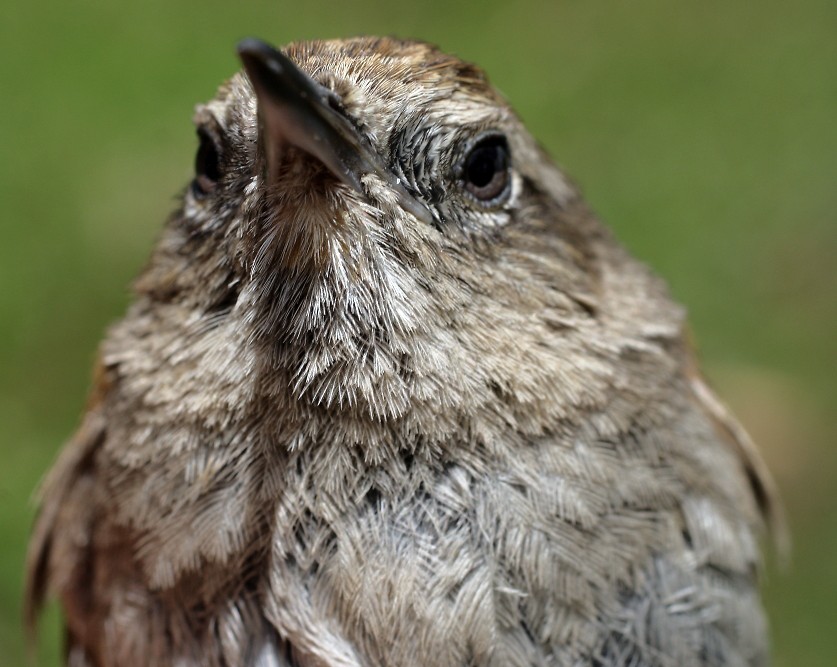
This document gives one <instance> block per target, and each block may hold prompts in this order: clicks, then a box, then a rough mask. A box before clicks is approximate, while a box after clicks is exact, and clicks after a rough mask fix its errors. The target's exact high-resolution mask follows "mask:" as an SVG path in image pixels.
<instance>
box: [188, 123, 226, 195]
mask: <svg viewBox="0 0 837 667" xmlns="http://www.w3.org/2000/svg"><path fill="white" fill-rule="evenodd" d="M198 140H199V141H200V145H199V146H198V153H197V155H195V179H194V180H193V181H192V193H193V194H194V195H195V197H197V198H199V199H200V198H202V197H206V196H207V195H208V194H210V193H211V192H212V191H213V190H214V189H215V188H216V187H217V186H218V179H220V178H221V166H220V158H219V155H218V147H217V146H216V145H215V141H214V140H213V138H212V137H211V136H210V135H209V133H208V132H206V131H205V130H198Z"/></svg>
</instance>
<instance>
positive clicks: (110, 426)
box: [25, 37, 781, 667]
mask: <svg viewBox="0 0 837 667" xmlns="http://www.w3.org/2000/svg"><path fill="white" fill-rule="evenodd" d="M237 54H238V57H239V58H240V61H241V63H242V66H243V69H242V70H241V71H239V72H238V73H236V74H235V75H234V76H233V77H232V78H231V79H229V80H228V81H227V82H226V83H224V84H223V85H222V86H221V88H220V89H219V91H218V93H217V96H216V97H215V98H214V99H212V100H211V101H209V102H208V103H206V104H203V105H200V106H198V107H197V108H196V111H195V114H194V123H195V127H196V131H197V152H196V157H195V172H194V177H193V179H192V181H191V183H190V184H189V185H188V186H187V187H186V188H185V189H184V190H183V191H182V194H181V196H180V198H179V200H178V204H177V208H176V210H175V212H174V213H173V214H172V215H171V216H170V218H169V219H168V221H167V222H166V223H165V226H164V228H163V231H162V233H161V236H160V237H159V239H158V240H157V242H156V245H155V247H154V248H153V251H152V253H151V257H150V260H149V261H148V263H147V265H146V266H145V268H144V269H143V270H142V271H141V273H140V275H139V277H138V278H137V279H136V281H135V283H134V284H133V302H132V303H131V305H130V306H129V307H128V309H127V312H126V314H125V315H124V317H123V318H122V319H121V320H120V321H118V322H116V323H115V324H114V325H112V326H111V327H110V328H109V330H108V332H107V334H106V336H105V338H104V340H103V342H102V344H101V346H100V349H99V352H98V356H97V361H96V364H95V369H94V373H93V380H92V389H91V391H90V395H89V399H88V402H87V405H86V408H85V411H84V414H83V417H82V419H81V423H80V426H79V428H78V430H77V432H76V433H75V435H74V436H73V437H72V438H71V439H70V440H69V442H68V443H67V444H66V445H65V446H64V448H63V449H62V451H61V452H60V454H59V456H58V458H57V461H56V462H55V464H54V466H53V467H52V469H51V470H50V471H49V473H48V474H47V476H46V477H45V479H44V481H43V483H42V485H41V488H40V491H39V495H38V498H39V500H38V503H39V510H38V514H37V516H36V519H35V523H34V526H33V529H32V535H31V538H30V544H29V551H28V555H27V584H26V592H25V617H26V624H27V627H28V628H29V629H30V631H31V632H32V633H34V632H35V629H36V625H37V618H38V615H39V612H40V610H41V609H42V607H43V605H44V603H45V601H46V600H47V599H48V598H51V597H54V598H56V599H57V600H58V602H59V604H60V608H61V611H62V615H63V619H64V620H63V624H64V636H65V653H64V660H65V661H66V664H67V665H70V666H72V667H109V666H113V665H119V666H120V667H126V666H127V667H131V666H137V665H157V666H168V665H171V666H174V665H177V666H178V667H193V666H195V667H196V666H199V665H200V666H203V667H232V666H239V665H240V666H248V667H280V666H281V667H290V666H295V667H315V666H316V667H326V666H335V667H336V666H340V667H361V666H363V667H373V666H375V667H377V666H412V665H427V666H432V667H449V666H451V667H452V666H457V667H464V666H468V665H474V666H476V665H490V666H497V665H503V666H523V665H555V666H565V665H566V666H570V665H572V666H577V665H592V666H595V667H628V666H631V667H652V666H653V667H666V666H674V665H676V666H679V667H689V666H697V665H702V666H710V667H719V666H721V665H735V666H744V665H748V666H751V665H766V664H768V661H769V647H768V630H767V622H766V617H765V612H764V608H763V604H762V601H761V597H760V592H759V579H760V576H761V575H760V572H761V570H762V565H761V563H762V561H763V555H762V550H763V542H764V539H763V538H764V537H765V536H766V535H768V534H769V533H771V532H773V531H775V529H776V526H777V525H780V523H781V507H780V503H779V499H778V496H777V492H776V489H775V485H774V483H773V481H772V480H771V477H770V474H769V472H768V470H767V468H766V465H765V463H764V461H763V459H762V457H761V455H760V454H759V452H758V450H757V448H756V447H755V445H754V443H753V442H752V441H751V439H750V438H749V436H748V435H747V433H746V432H745V430H744V429H743V428H742V426H741V425H740V424H739V422H738V421H736V419H735V417H734V416H733V415H732V414H731V413H730V411H729V410H728V409H727V408H726V407H725V405H724V404H723V403H722V402H721V401H720V399H719V398H718V397H717V396H716V395H715V393H714V391H713V390H712V389H711V388H710V386H709V384H708V383H707V381H706V380H705V379H704V377H703V375H702V373H701V370H700V367H699V363H698V360H697V355H696V353H695V350H694V347H693V345H692V342H691V339H690V334H689V330H688V324H687V320H686V314H685V310H684V308H683V307H682V306H681V305H679V304H678V303H676V302H675V301H674V300H673V299H672V297H671V296H670V295H669V292H668V289H667V287H666V285H665V284H664V282H663V281H662V279H661V278H659V277H657V276H656V275H655V274H654V273H653V272H652V271H651V270H650V269H649V268H647V267H646V266H645V265H644V264H642V263H641V262H640V261H638V260H636V259H634V258H633V257H632V256H631V255H630V254H629V253H628V251H627V250H626V249H624V248H623V246H622V245H620V243H619V242H618V241H617V240H616V238H615V236H614V234H613V232H612V231H610V230H609V228H608V227H606V226H605V225H604V224H603V223H602V222H601V221H600V220H599V219H598V217H597V216H596V215H595V214H594V213H593V212H592V210H591V208H590V207H589V206H588V204H587V203H586V202H585V199H584V197H583V195H582V194H581V192H580V190H579V188H578V187H577V186H576V185H575V184H574V183H573V181H571V180H570V178H569V177H568V176H567V175H566V174H565V172H564V171H563V169H562V168H560V167H558V166H556V164H555V163H554V162H553V161H552V159H551V158H550V157H549V156H548V154H547V152H546V151H545V150H544V149H543V148H542V147H541V145H540V144H539V143H538V142H537V141H536V140H535V139H534V138H533V137H532V136H531V134H530V133H529V132H528V131H527V129H526V127H525V126H524V124H523V122H522V120H521V119H520V117H519V116H518V115H517V113H516V112H515V111H513V110H512V108H511V107H510V105H509V103H508V102H507V101H506V100H505V99H504V98H503V97H502V96H501V95H500V93H498V92H497V90H496V89H495V88H494V87H492V85H491V83H490V82H489V80H488V78H487V76H486V74H485V73H484V72H483V71H482V70H481V69H480V68H479V67H477V66H476V65H473V64H470V63H468V62H465V61H463V60H460V59H459V58H457V57H455V56H452V55H448V54H447V53H445V52H443V51H441V50H439V49H438V48H437V47H435V46H432V45H429V44H427V43H424V42H418V41H406V40H400V39H397V38H377V37H358V38H351V39H343V40H323V41H307V42H298V43H292V44H290V45H288V46H286V47H284V48H282V49H276V48H274V47H273V46H271V45H269V44H268V43H266V42H263V41H260V40H258V39H254V38H248V39H245V40H243V41H242V42H240V43H239V44H238V47H237Z"/></svg>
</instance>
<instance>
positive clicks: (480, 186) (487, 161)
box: [461, 137, 511, 204]
mask: <svg viewBox="0 0 837 667" xmlns="http://www.w3.org/2000/svg"><path fill="white" fill-rule="evenodd" d="M461 178H462V182H463V183H464V185H465V189H466V190H467V191H468V192H470V193H471V194H472V195H473V196H474V197H475V198H476V199H477V200H478V201H480V202H481V203H484V204H497V203H499V200H500V199H502V198H503V196H504V195H505V194H506V193H507V192H508V190H509V183H510V182H511V178H510V175H509V149H508V145H507V144H506V140H505V139H504V138H503V137H488V138H486V139H483V140H482V141H480V142H479V143H478V144H477V145H476V146H474V147H473V148H472V149H471V152H470V153H468V155H467V156H466V157H465V161H464V162H463V164H462V177H461Z"/></svg>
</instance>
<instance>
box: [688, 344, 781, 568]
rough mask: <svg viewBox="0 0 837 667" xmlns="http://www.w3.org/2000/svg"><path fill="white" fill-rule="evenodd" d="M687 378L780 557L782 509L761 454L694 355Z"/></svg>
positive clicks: (689, 364)
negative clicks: (727, 449) (745, 483)
mask: <svg viewBox="0 0 837 667" xmlns="http://www.w3.org/2000/svg"><path fill="white" fill-rule="evenodd" d="M686 377H687V379H688V380H689V384H690V386H691V389H692V394H693V396H694V399H695V401H696V403H697V404H698V406H699V407H700V409H701V410H702V411H703V412H704V413H705V414H706V415H707V416H708V417H709V418H710V419H711V421H712V422H713V424H714V425H715V429H716V431H717V432H718V434H719V435H720V436H721V438H722V439H723V441H724V442H726V443H727V444H728V445H729V447H730V448H731V449H732V451H734V452H735V453H736V455H737V457H738V459H739V461H740V462H741V465H742V467H743V469H744V473H745V476H746V478H747V481H748V482H749V484H750V489H751V490H752V492H753V497H754V498H755V500H756V503H757V505H758V507H759V510H760V511H761V514H762V517H763V518H764V521H765V523H766V525H767V526H768V528H769V529H770V532H771V536H772V538H773V540H774V542H775V544H776V547H777V549H778V552H779V554H780V555H781V556H785V555H786V554H787V553H788V550H789V544H790V538H789V536H788V531H787V525H786V523H785V515H784V509H783V507H782V502H781V500H780V498H779V493H778V490H777V488H776V484H775V482H774V481H773V477H772V476H771V474H770V471H769V470H768V469H767V465H766V464H765V462H764V459H762V457H761V453H760V452H759V450H758V447H756V445H755V443H754V442H753V440H752V438H750V435H749V434H748V433H747V431H746V430H745V429H744V427H743V426H742V425H741V423H740V422H739V421H738V420H737V419H736V418H735V417H734V416H733V415H732V413H731V412H730V411H729V410H728V409H727V407H726V406H725V405H724V404H723V402H722V401H721V400H720V399H719V398H718V397H717V396H716V395H715V392H714V391H712V389H711V388H710V387H709V385H708V384H707V382H706V380H704V378H703V376H702V375H701V373H700V371H699V370H698V366H697V363H696V361H695V357H694V354H693V353H692V354H691V355H690V359H689V362H688V365H687V368H686Z"/></svg>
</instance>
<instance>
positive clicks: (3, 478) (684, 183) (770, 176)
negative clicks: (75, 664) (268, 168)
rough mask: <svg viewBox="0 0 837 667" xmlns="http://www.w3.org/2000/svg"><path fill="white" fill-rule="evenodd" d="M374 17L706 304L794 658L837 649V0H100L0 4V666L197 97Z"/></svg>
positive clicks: (189, 144)
mask: <svg viewBox="0 0 837 667" xmlns="http://www.w3.org/2000/svg"><path fill="white" fill-rule="evenodd" d="M362 33H365V34H375V33H384V34H397V35H400V36H412V37H420V38H423V39H426V40H429V41H433V42H436V43H439V44H440V45H441V46H443V47H444V48H446V49H448V50H450V51H453V52H455V53H458V54H459V55H461V56H463V57H465V58H467V59H470V60H473V61H475V62H478V63H480V64H481V65H482V66H484V67H485V69H486V70H487V71H488V72H489V73H490V74H491V76H492V79H493V81H494V82H495V83H496V84H497V85H498V86H499V88H500V89H501V90H503V91H504V93H505V94H506V96H507V97H508V98H509V99H510V100H511V101H512V102H513V104H514V105H515V107H516V108H517V109H518V111H519V112H520V113H521V115H522V116H523V117H524V119H526V120H527V122H528V124H529V126H530V129H531V130H532V131H533V133H534V134H535V135H536V136H538V137H539V138H540V139H541V140H542V141H543V143H544V144H545V145H546V146H547V147H548V148H549V149H550V150H551V152H552V153H553V155H554V156H555V157H556V159H557V160H558V161H559V162H561V163H562V164H564V165H566V166H567V168H568V170H569V172H570V173H571V174H572V175H573V176H574V178H575V179H576V180H577V181H578V182H580V183H581V184H582V185H583V186H584V189H585V191H586V193H587V195H588V198H589V199H590V200H591V201H592V202H593V204H594V206H595V207H596V208H597V210H598V211H599V212H600V213H601V214H602V216H603V217H604V218H605V219H606V220H607V221H608V222H609V223H610V224H611V225H612V226H613V227H614V228H615V229H616V231H617V233H618V234H619V236H620V237H621V238H622V239H623V240H624V241H625V243H626V244H627V245H628V246H629V247H631V248H632V250H633V251H634V252H635V253H636V254H638V255H639V256H640V257H642V258H643V259H645V260H646V261H647V262H648V263H649V264H651V265H652V266H654V267H655V268H656V269H657V270H658V271H659V272H660V273H662V274H663V275H664V276H665V277H666V278H667V279H668V281H669V282H670V284H671V286H672V289H673V291H674V293H675V294H676V295H677V297H678V298H679V299H680V300H682V301H683V302H685V303H686V304H688V306H689V308H690V312H691V320H692V325H693V327H694V330H695V332H696V336H697V338H698V340H699V342H700V343H701V347H702V354H703V357H704V360H705V362H706V365H707V367H708V369H709V371H710V375H711V376H712V377H713V379H714V380H715V383H716V384H717V385H718V386H719V388H720V390H721V393H722V394H724V395H725V397H726V398H727V399H728V400H729V402H730V403H731V404H732V405H733V407H734V408H735V409H736V411H738V412H739V413H740V414H741V416H742V418H743V419H744V421H745V422H746V423H747V426H748V427H749V428H750V429H751V431H753V433H754V435H755V436H756V438H757V440H759V441H760V443H761V444H762V447H763V448H764V449H765V451H766V455H767V456H768V459H769V462H770V464H771V467H772V469H773V470H774V471H775V473H776V476H777V478H778V479H779V483H780V485H781V486H782V490H783V494H784V496H785V499H786V502H787V505H788V510H789V514H790V518H791V525H792V530H793V535H794V545H795V546H794V554H793V561H792V565H791V568H790V569H789V571H788V572H787V573H780V572H776V571H775V570H774V569H771V570H769V572H768V577H767V581H766V586H765V595H766V599H767V603H768V606H769V611H770V615H771V622H772V627H773V635H774V643H775V654H776V660H775V662H776V664H777V665H786V666H789V665H832V664H834V657H833V656H834V655H835V654H837V637H835V635H834V632H833V630H832V627H833V625H834V622H835V620H837V612H836V611H835V594H837V568H835V567H834V566H833V564H832V558H833V554H834V553H835V552H837V520H835V518H834V517H835V515H837V514H835V510H837V504H836V503H835V500H837V491H835V489H837V465H836V464H837V457H836V456H835V453H834V447H833V446H832V443H834V441H835V435H837V427H835V420H834V411H835V397H837V380H835V362H834V353H835V341H836V340H837V336H836V335H835V334H837V270H836V269H837V262H835V256H837V219H835V218H837V215H836V214H835V211H837V183H835V177H837V122H835V119H837V4H835V3H834V2H833V1H832V0H800V1H797V2H794V3H775V2H769V3H758V4H755V3H750V2H746V1H745V0H725V1H722V0H707V1H705V2H701V3H671V2H666V1H664V0H636V1H635V2H631V3H621V2H615V1H611V2H603V1H595V0H590V1H588V2H579V1H577V0H576V1H567V2H560V3H556V2H547V1H545V0H544V1H541V2H536V1H534V0H530V1H526V2H497V1H496V0H485V1H484V2H482V3H480V4H479V5H474V4H464V3H463V4H460V5H456V4H453V3H449V2H441V1H431V2H422V3H418V2H416V3H392V2H383V1H379V0H368V1H367V2H363V3H351V4H349V3H341V4H336V3H335V4H331V3H325V2H322V1H321V0H312V1H311V2H307V3H293V4H290V3H278V2H265V1H262V0H259V1H256V2H248V3H247V4H246V5H243V4H239V3H222V2H218V1H217V0H204V1H202V2H192V1H188V2H180V3H173V2H162V1H160V0H147V1H146V2H144V3H125V4H118V5H117V4H115V3H109V2H104V1H102V0H82V1H80V2H77V3H65V4H59V3H56V2H51V3H49V4H38V3H23V2H19V1H18V2H8V3H5V4H3V5H2V7H0V90H1V91H2V101H0V150H2V157H3V159H2V160H0V225H2V234H3V241H2V243H0V285H2V289H0V531H2V538H3V539H2V540H0V665H18V664H23V662H24V648H23V640H22V631H21V627H20V622H19V618H20V608H19V601H20V597H21V585H22V569H23V555H24V549H25V544H26V536H27V532H28V528H29V524H30V522H31V517H32V512H33V509H32V506H31V503H30V502H29V498H30V494H31V491H32V489H33V488H34V487H35V485H36V483H37V481H38V479H39V477H40V475H41V474H42V473H43V471H44V470H45V469H46V468H47V466H48V465H49V462H50V461H51V459H52V457H53V456H54V454H55V452H56V450H57V448H58V446H59V444H60V443H61V441H62V440H63V439H64V438H66V437H67V435H69V434H70V433H71V431H72V430H73V428H74V427H75V424H76V421H77V418H78V414H79V412H80V410H81V407H82V404H83V401H84V395H85V391H86V386H87V380H88V369H89V366H90V363H91V361H92V358H93V355H94V350H95V347H96V344H97V342H98V340H99V338H100V336H101V332H102V329H103V328H104V327H105V326H106V324H107V323H108V322H109V321H111V320H113V319H115V318H116V317H118V316H119V315H120V313H121V312H122V310H123V309H124V307H125V304H126V302H127V291H126V285H127V284H128V283H129V281H130V279H131V277H132V276H133V275H134V274H135V273H136V271H137V270H138V268H139V267H140V266H141V264H142V262H143V260H144V258H145V256H146V254H147V252H148V249H149V247H150V244H151V243H152V240H153V238H154V236H155V234H156V232H157V230H158V229H159V227H160V225H161V223H162V221H163V219H164V218H165V216H166V214H167V212H168V210H169V208H170V207H171V205H172V198H173V196H174V194H175V193H176V192H177V190H178V189H179V188H180V187H181V186H182V185H183V184H185V183H186V182H187V180H188V179H189V177H190V176H189V175H190V169H191V163H192V158H193V151H194V138H193V130H192V128H191V125H190V117H191V110H192V107H193V105H194V104H195V103H196V102H198V101H202V100H205V99H207V98H208V97H210V96H211V95H212V94H213V92H214V90H215V88H216V86H217V85H218V84H220V83H221V81H222V80H223V79H224V78H226V77H227V76H228V75H230V74H231V73H232V72H233V71H234V70H235V69H236V68H237V65H236V62H235V59H234V57H233V46H234V44H235V42H236V40H238V39H239V38H241V37H243V36H246V35H251V34H254V35H258V36H261V37H263V38H265V39H269V40H271V41H274V42H277V43H284V42H287V41H291V40H296V39H303V38H313V37H333V36H346V35H352V34H362ZM54 616H55V615H54V614H52V620H51V622H49V623H47V626H46V627H45V629H44V634H45V635H46V638H45V640H44V641H43V642H42V643H43V644H44V650H43V652H42V655H41V658H42V663H43V664H47V665H53V664H57V656H58V649H57V640H56V634H57V630H56V623H55V618H54Z"/></svg>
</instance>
